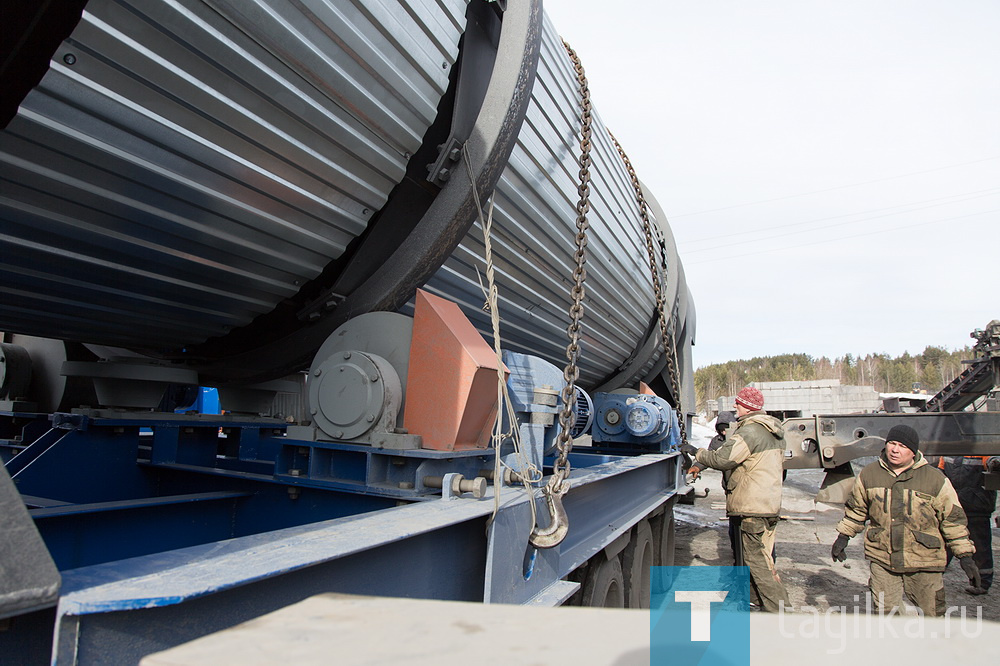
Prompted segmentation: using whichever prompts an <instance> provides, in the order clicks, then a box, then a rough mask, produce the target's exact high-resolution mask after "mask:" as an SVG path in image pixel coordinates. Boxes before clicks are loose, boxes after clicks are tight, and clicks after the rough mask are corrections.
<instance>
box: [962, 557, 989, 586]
mask: <svg viewBox="0 0 1000 666" xmlns="http://www.w3.org/2000/svg"><path fill="white" fill-rule="evenodd" d="M958 563H959V564H961V565H962V571H964V572H965V575H966V576H968V577H969V585H971V586H972V587H975V588H981V587H982V586H983V577H982V576H981V575H980V574H979V567H977V566H976V563H975V562H974V561H973V559H972V556H971V555H966V556H965V557H962V558H960V559H959V560H958Z"/></svg>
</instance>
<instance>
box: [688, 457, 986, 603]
mask: <svg viewBox="0 0 1000 666" xmlns="http://www.w3.org/2000/svg"><path fill="white" fill-rule="evenodd" d="M823 474H824V472H823V471H822V470H789V472H788V478H787V479H786V480H785V486H784V494H783V499H782V515H783V516H787V518H788V519H787V520H782V521H781V523H780V524H779V525H778V532H777V539H776V541H777V556H778V559H777V565H778V572H779V573H780V575H781V578H782V580H783V581H784V583H785V587H786V588H787V589H788V596H789V599H790V600H791V602H792V605H793V606H794V607H796V608H799V607H802V606H807V607H811V608H814V609H816V610H818V611H821V612H823V611H825V610H826V609H827V608H830V607H837V606H846V607H847V608H848V609H853V608H854V607H855V606H858V605H860V606H861V607H862V608H863V606H864V600H865V592H867V590H868V563H867V561H866V560H865V559H864V552H863V545H862V538H861V537H860V535H859V536H858V537H856V538H854V539H851V542H850V544H849V545H848V547H847V555H848V559H847V562H844V563H840V562H837V563H834V562H833V560H832V559H831V557H830V545H831V544H832V543H833V541H834V539H836V538H837V532H836V529H835V528H836V525H837V523H838V522H839V521H840V519H841V518H842V517H843V515H844V508H843V505H838V504H826V503H821V502H817V501H816V500H815V496H816V493H817V492H818V491H819V487H820V483H821V482H822V480H823ZM694 487H695V491H696V492H697V493H698V495H702V494H704V492H705V490H706V489H708V490H709V494H708V496H707V497H698V498H697V499H696V500H695V504H694V505H693V506H691V505H678V506H677V507H676V508H675V510H674V514H675V516H676V531H677V532H676V533H677V551H676V555H675V564H676V565H677V566H688V565H709V566H730V565H731V564H732V555H731V552H730V549H729V536H728V523H727V522H726V520H725V517H726V511H725V508H723V507H722V505H723V504H724V502H725V495H724V493H723V491H722V474H721V473H720V472H716V471H715V470H705V471H704V472H703V473H702V476H701V478H699V479H698V481H696V482H695V483H694ZM994 515H995V514H994ZM994 524H995V523H994ZM993 557H994V560H996V561H997V562H998V563H1000V529H996V528H995V529H994V530H993ZM944 581H945V591H946V595H947V597H946V599H947V604H948V605H949V606H965V607H966V608H967V612H968V613H969V614H970V615H971V616H975V615H976V607H977V606H979V607H981V608H982V617H983V618H984V619H990V620H993V621H1000V588H998V587H997V586H994V587H993V588H992V589H991V590H990V592H989V594H986V595H980V596H973V595H970V594H968V593H966V592H965V587H966V586H967V585H968V579H967V578H966V577H965V574H963V573H962V570H961V568H960V567H959V566H958V563H957V562H955V561H953V562H952V563H951V566H950V567H949V568H948V570H947V571H946V572H945V574H944ZM911 612H912V610H911Z"/></svg>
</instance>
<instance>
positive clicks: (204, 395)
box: [175, 386, 222, 414]
mask: <svg viewBox="0 0 1000 666" xmlns="http://www.w3.org/2000/svg"><path fill="white" fill-rule="evenodd" d="M175 411H176V412H177V413H179V414H183V413H184V412H198V413H199V414H221V413H222V409H221V405H220V404H219V389H216V388H209V387H207V386H199V387H198V397H197V398H195V401H194V402H193V403H192V404H190V405H187V406H186V407H178V408H177V409H176V410H175Z"/></svg>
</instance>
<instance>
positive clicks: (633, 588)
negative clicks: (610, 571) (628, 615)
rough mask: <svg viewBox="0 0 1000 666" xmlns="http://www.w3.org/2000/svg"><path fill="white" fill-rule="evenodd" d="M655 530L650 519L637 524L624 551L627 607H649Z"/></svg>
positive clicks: (623, 568) (623, 565) (623, 564)
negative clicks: (650, 525) (650, 524)
mask: <svg viewBox="0 0 1000 666" xmlns="http://www.w3.org/2000/svg"><path fill="white" fill-rule="evenodd" d="M655 555H656V549H655V548H654V547H653V530H652V529H650V527H649V521H648V520H641V521H639V524H638V525H636V526H635V531H634V532H633V533H632V539H631V540H630V541H629V543H628V545H627V546H625V550H623V551H622V574H623V575H624V580H625V607H626V608H649V595H650V574H651V571H650V569H651V567H652V566H653V564H654V562H655Z"/></svg>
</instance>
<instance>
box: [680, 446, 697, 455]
mask: <svg viewBox="0 0 1000 666" xmlns="http://www.w3.org/2000/svg"><path fill="white" fill-rule="evenodd" d="M681 453H686V454H687V455H689V456H691V457H692V458H694V456H695V454H696V453H698V447H697V446H695V445H694V444H681Z"/></svg>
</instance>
